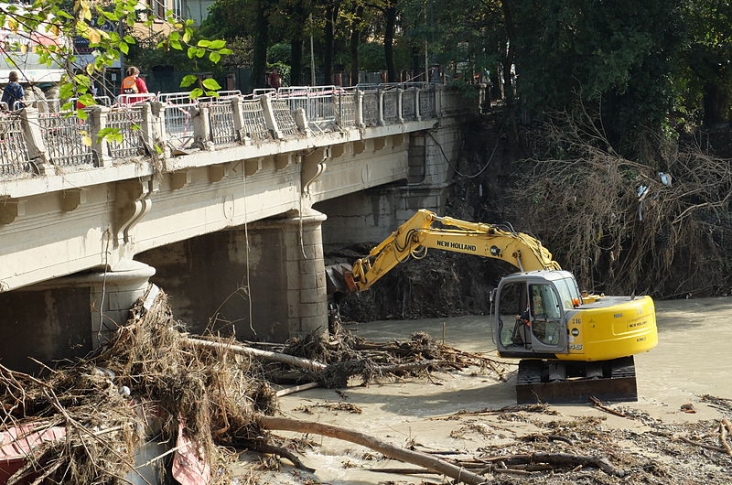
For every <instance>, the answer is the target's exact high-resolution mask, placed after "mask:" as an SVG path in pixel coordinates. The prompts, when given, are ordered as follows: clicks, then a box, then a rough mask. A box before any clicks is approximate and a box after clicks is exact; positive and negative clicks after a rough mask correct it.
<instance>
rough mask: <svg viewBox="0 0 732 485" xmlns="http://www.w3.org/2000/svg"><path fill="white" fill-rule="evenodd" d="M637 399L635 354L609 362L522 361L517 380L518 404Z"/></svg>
mask: <svg viewBox="0 0 732 485" xmlns="http://www.w3.org/2000/svg"><path fill="white" fill-rule="evenodd" d="M590 397H596V398H597V399H599V400H601V401H614V402H617V401H637V400H638V389H637V386H636V380H635V363H634V361H633V357H623V358H620V359H615V360H610V361H606V362H596V363H586V362H576V363H575V362H568V361H542V360H522V361H521V362H520V363H519V371H518V376H517V379H516V402H517V403H518V404H536V403H550V404H570V403H585V402H587V401H589V399H590Z"/></svg>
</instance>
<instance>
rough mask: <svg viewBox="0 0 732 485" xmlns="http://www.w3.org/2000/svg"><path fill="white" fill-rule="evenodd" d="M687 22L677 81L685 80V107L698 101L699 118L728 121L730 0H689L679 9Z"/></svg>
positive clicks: (731, 45) (731, 50)
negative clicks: (700, 115)
mask: <svg viewBox="0 0 732 485" xmlns="http://www.w3.org/2000/svg"><path fill="white" fill-rule="evenodd" d="M683 15H684V19H685V20H686V25H687V26H688V36H687V39H688V41H687V42H686V43H685V49H684V56H683V57H682V58H681V59H680V61H681V66H683V67H684V68H686V69H685V70H684V71H680V72H679V76H680V78H679V83H680V84H684V83H683V81H684V80H688V84H687V85H688V87H689V91H687V93H686V94H687V96H688V98H687V100H686V101H687V103H686V104H687V107H689V106H693V104H694V103H698V102H701V107H702V108H703V121H704V123H705V124H706V125H708V126H711V125H714V124H716V123H720V122H728V121H730V107H731V106H732V65H730V63H731V62H732V37H731V35H730V34H732V3H731V2H729V0H692V1H689V2H686V3H685V5H684V9H683Z"/></svg>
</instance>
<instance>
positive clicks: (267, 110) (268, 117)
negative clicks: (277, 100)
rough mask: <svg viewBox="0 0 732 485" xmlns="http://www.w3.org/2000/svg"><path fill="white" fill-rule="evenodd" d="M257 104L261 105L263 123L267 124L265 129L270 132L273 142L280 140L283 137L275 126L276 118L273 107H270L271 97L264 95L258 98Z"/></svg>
mask: <svg viewBox="0 0 732 485" xmlns="http://www.w3.org/2000/svg"><path fill="white" fill-rule="evenodd" d="M259 102H260V103H262V110H263V112H264V122H265V123H266V124H267V129H269V130H270V131H271V132H272V136H273V137H274V138H275V140H279V139H281V138H282V137H283V135H282V132H281V131H280V127H279V126H278V125H277V116H275V111H274V106H272V97H271V96H270V95H269V94H264V95H262V96H260V97H259Z"/></svg>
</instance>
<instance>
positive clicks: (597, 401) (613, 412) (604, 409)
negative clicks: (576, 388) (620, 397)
mask: <svg viewBox="0 0 732 485" xmlns="http://www.w3.org/2000/svg"><path fill="white" fill-rule="evenodd" d="M590 401H592V404H594V405H595V407H597V408H599V409H601V410H603V411H605V412H606V413H610V414H614V415H615V416H620V417H621V418H630V419H633V418H632V417H631V416H628V415H627V414H624V413H621V412H620V411H616V410H614V409H612V408H609V407H607V406H605V405H604V404H602V403H601V402H600V400H599V399H597V398H596V397H595V396H590Z"/></svg>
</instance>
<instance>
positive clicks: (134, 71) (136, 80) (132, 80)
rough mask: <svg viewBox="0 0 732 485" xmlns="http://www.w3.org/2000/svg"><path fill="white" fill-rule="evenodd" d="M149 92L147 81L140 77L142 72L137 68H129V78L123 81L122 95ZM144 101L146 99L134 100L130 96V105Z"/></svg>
mask: <svg viewBox="0 0 732 485" xmlns="http://www.w3.org/2000/svg"><path fill="white" fill-rule="evenodd" d="M147 92H148V91H147V84H145V80H144V79H142V78H141V77H140V70H139V69H138V68H136V67H135V66H130V67H128V68H127V77H126V78H124V79H123V80H122V88H121V94H138V93H147ZM142 99H145V98H134V97H132V96H130V98H129V99H128V103H129V104H132V103H137V102H138V101H140V100H142Z"/></svg>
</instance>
